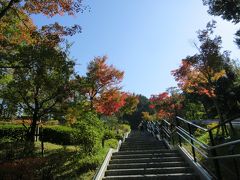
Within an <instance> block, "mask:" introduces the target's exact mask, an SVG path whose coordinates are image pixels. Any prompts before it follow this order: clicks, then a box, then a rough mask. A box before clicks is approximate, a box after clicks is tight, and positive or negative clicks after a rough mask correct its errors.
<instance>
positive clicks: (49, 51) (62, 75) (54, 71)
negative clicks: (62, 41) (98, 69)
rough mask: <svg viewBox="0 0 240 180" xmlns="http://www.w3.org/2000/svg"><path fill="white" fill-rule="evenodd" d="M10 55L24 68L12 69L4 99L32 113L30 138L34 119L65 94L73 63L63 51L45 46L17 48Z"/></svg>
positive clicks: (49, 108)
mask: <svg viewBox="0 0 240 180" xmlns="http://www.w3.org/2000/svg"><path fill="white" fill-rule="evenodd" d="M12 58H13V59H15V60H17V61H18V62H19V64H20V65H22V66H24V67H28V68H19V69H15V70H14V73H13V77H12V81H11V82H10V83H9V84H8V85H7V87H6V88H7V89H6V91H5V92H6V93H7V94H6V95H5V96H4V98H6V99H8V100H9V101H12V102H13V103H16V100H17V102H18V105H19V106H20V107H21V108H22V109H24V111H25V112H26V113H28V114H30V115H32V122H31V125H30V127H29V129H28V132H27V138H28V140H30V141H34V133H35V129H36V124H37V122H38V121H39V120H40V118H41V117H43V116H44V115H46V114H49V113H51V111H52V110H53V108H54V107H55V106H56V105H57V103H61V102H62V101H63V100H64V99H65V98H66V97H67V92H66V91H67V85H68V82H69V78H70V76H71V74H72V70H73V62H72V61H71V60H69V59H68V57H67V53H66V52H65V51H63V50H61V49H59V48H50V47H48V46H46V45H29V46H23V47H19V49H18V53H16V54H14V55H13V57H12ZM10 94H11V96H9V95H10Z"/></svg>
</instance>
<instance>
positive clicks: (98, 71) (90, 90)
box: [79, 56, 124, 110]
mask: <svg viewBox="0 0 240 180" xmlns="http://www.w3.org/2000/svg"><path fill="white" fill-rule="evenodd" d="M106 60H107V57H106V56H103V57H96V58H94V60H92V61H91V62H90V63H89V65H88V70H87V73H86V77H79V82H80V84H81V91H82V93H84V94H85V95H86V97H87V99H88V100H89V101H90V102H91V109H92V110H93V108H94V103H95V101H99V97H100V96H101V95H102V94H104V93H105V95H106V93H107V92H112V90H114V91H115V90H117V89H120V87H119V84H120V82H121V81H122V79H123V75H124V72H122V71H119V70H118V69H116V68H115V67H113V66H112V65H108V64H107V63H106Z"/></svg>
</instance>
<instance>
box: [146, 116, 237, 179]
mask: <svg viewBox="0 0 240 180" xmlns="http://www.w3.org/2000/svg"><path fill="white" fill-rule="evenodd" d="M234 119H236V117H234V118H231V119H228V120H226V121H225V122H223V123H219V124H218V125H217V126H215V127H213V128H210V129H207V128H204V127H201V126H199V125H197V124H194V123H192V122H190V121H187V120H185V119H183V118H181V117H176V119H175V121H174V122H172V123H169V122H168V121H166V120H162V121H161V123H160V122H149V123H148V125H147V127H148V129H149V130H150V131H151V132H154V133H155V134H156V133H157V134H159V135H160V137H161V138H162V139H166V141H167V142H168V143H169V144H172V145H173V146H177V145H179V146H180V147H185V149H186V150H187V151H188V152H189V154H190V155H191V156H192V158H193V160H194V161H195V162H198V163H200V164H201V165H202V166H203V167H204V168H205V169H206V170H207V171H208V172H209V173H210V174H211V175H212V176H213V177H214V178H215V179H223V173H222V172H225V173H224V174H226V173H227V172H226V171H225V169H226V167H223V166H224V165H223V162H221V163H220V161H223V160H228V162H227V164H228V165H230V164H231V168H232V169H235V173H234V177H235V178H234V179H240V173H239V166H238V162H237V160H236V158H240V148H239V149H237V148H236V146H237V145H240V139H235V140H232V138H230V135H233V136H236V131H235V130H234V128H233V126H232V123H231V122H232V121H233V120H234ZM227 123H229V128H227V126H226V124H227ZM219 129H222V132H221V133H222V135H219V134H220V131H221V130H219ZM224 132H225V133H224ZM201 136H206V138H205V140H207V141H208V142H203V141H201V138H199V137H201ZM219 137H221V138H219ZM230 140H231V141H230ZM220 141H221V142H220ZM228 141H229V142H228ZM235 150H237V151H235ZM230 161H232V162H230Z"/></svg>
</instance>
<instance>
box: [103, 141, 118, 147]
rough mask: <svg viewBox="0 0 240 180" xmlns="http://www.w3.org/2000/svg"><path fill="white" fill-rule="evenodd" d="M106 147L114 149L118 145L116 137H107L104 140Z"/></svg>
mask: <svg viewBox="0 0 240 180" xmlns="http://www.w3.org/2000/svg"><path fill="white" fill-rule="evenodd" d="M105 145H106V147H110V148H113V149H116V148H117V146H118V141H117V140H116V139H109V140H107V141H106V142H105Z"/></svg>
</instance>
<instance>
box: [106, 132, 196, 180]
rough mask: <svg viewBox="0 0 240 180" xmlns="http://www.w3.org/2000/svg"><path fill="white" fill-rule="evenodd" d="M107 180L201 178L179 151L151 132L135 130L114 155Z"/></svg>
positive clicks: (187, 179) (182, 179)
mask: <svg viewBox="0 0 240 180" xmlns="http://www.w3.org/2000/svg"><path fill="white" fill-rule="evenodd" d="M103 179H104V180H118V179H119V180H121V179H130V180H131V179H164V180H168V179H174V180H175V179H181V180H190V179H199V178H198V176H197V175H196V174H195V173H194V170H193V169H192V168H190V167H189V165H188V164H187V163H186V162H185V161H184V159H183V157H181V155H180V154H179V153H178V151H177V150H170V149H168V148H167V146H166V145H165V144H164V142H163V141H159V140H157V139H155V138H154V137H153V136H152V135H151V134H150V133H148V132H140V131H132V132H131V133H130V135H129V137H128V138H127V139H126V140H125V142H124V143H123V144H122V145H121V148H120V150H119V151H118V152H116V153H113V155H112V157H111V160H110V162H109V165H108V167H107V170H106V172H105V176H104V178H103Z"/></svg>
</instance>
